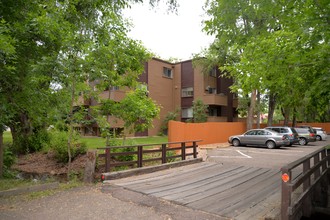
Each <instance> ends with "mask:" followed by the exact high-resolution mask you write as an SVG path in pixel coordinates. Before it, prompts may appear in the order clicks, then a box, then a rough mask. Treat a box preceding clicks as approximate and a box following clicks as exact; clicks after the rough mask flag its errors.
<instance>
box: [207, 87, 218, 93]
mask: <svg viewBox="0 0 330 220" xmlns="http://www.w3.org/2000/svg"><path fill="white" fill-rule="evenodd" d="M208 93H209V94H217V88H212V87H208Z"/></svg>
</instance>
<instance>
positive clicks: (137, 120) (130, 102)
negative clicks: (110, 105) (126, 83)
mask: <svg viewBox="0 0 330 220" xmlns="http://www.w3.org/2000/svg"><path fill="white" fill-rule="evenodd" d="M147 94H148V91H147V90H146V89H142V88H137V89H135V90H133V91H130V92H128V94H127V95H126V96H125V98H124V99H123V100H121V101H120V102H118V103H117V104H116V107H115V110H114V112H113V113H114V115H115V116H116V117H118V118H120V119H122V120H123V121H124V127H125V129H126V130H127V131H128V132H129V133H133V132H143V131H145V130H146V129H148V128H150V127H151V126H152V121H153V119H154V118H156V117H158V116H159V112H160V107H159V106H158V105H157V104H156V103H155V102H154V101H153V100H152V99H151V98H149V97H148V96H147Z"/></svg>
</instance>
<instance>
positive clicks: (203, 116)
mask: <svg viewBox="0 0 330 220" xmlns="http://www.w3.org/2000/svg"><path fill="white" fill-rule="evenodd" d="M192 108H193V122H194V123H201V122H206V121H207V116H208V115H207V108H208V105H204V103H203V101H202V100H201V99H196V100H194V101H193V107H192Z"/></svg>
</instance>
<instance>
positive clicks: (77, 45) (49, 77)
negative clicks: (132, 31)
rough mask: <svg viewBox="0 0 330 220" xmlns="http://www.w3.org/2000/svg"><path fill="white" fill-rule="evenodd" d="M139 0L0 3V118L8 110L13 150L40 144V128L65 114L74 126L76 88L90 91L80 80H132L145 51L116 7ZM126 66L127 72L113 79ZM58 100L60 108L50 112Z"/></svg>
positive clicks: (4, 121) (172, 1) (14, 0)
mask: <svg viewBox="0 0 330 220" xmlns="http://www.w3.org/2000/svg"><path fill="white" fill-rule="evenodd" d="M139 2H143V0H130V1H124V0H118V1H115V2H114V1H106V0H95V1H85V0H75V1H62V0H60V1H41V0H24V1H23V0H8V1H1V2H0V20H1V21H0V59H1V60H0V67H1V68H0V73H1V74H0V100H1V108H0V111H1V118H2V114H4V115H6V117H5V119H1V121H0V125H2V124H4V125H7V126H9V127H10V128H11V132H12V136H13V146H14V148H15V149H16V151H17V152H19V153H26V152H31V151H35V150H38V149H39V147H40V143H37V142H39V140H38V138H39V137H40V134H42V133H43V132H45V129H46V128H47V126H48V125H49V124H51V123H54V121H52V120H54V119H60V118H62V117H63V115H68V117H67V120H66V122H69V123H70V124H71V128H70V129H69V130H70V131H71V132H72V130H73V129H72V123H74V117H73V115H74V114H73V113H74V108H73V104H74V103H75V101H76V99H77V97H78V94H79V93H80V92H85V93H89V94H92V93H93V92H92V91H93V90H92V89H87V88H86V87H84V86H81V85H82V82H86V80H87V79H88V80H91V81H93V80H95V79H97V78H103V79H104V81H106V80H109V82H113V81H115V82H116V81H118V80H119V81H122V82H120V83H123V84H125V83H132V82H133V81H134V80H135V79H136V76H137V75H138V74H137V72H135V71H136V70H138V69H139V67H140V66H142V63H143V61H145V58H146V57H147V54H148V53H147V52H146V50H145V49H144V48H143V47H142V46H141V45H140V43H138V42H136V41H133V40H131V39H129V38H128V37H127V34H126V33H127V32H128V28H129V25H128V23H127V22H126V21H125V19H124V18H123V17H122V14H121V12H122V10H123V9H124V8H127V7H130V4H133V3H139ZM158 2H159V0H150V1H149V3H150V4H151V5H154V4H156V3H158ZM166 2H167V3H168V6H169V8H170V9H175V8H176V7H177V2H176V0H168V1H166ZM105 54H106V55H107V56H104V55H105ZM102 58H104V59H102ZM105 58H108V60H106V61H105ZM126 72H128V73H130V74H128V75H126V76H123V77H117V76H118V75H124V74H125V73H126ZM133 72H134V74H132V73H133ZM64 91H68V93H65V92H64ZM63 97H65V100H61V98H63ZM54 100H56V101H54ZM61 102H63V104H62V103H61ZM58 103H61V105H62V106H63V107H64V108H63V109H61V110H54V109H57V108H58V107H59V106H57V105H56V104H58ZM60 113H61V114H63V115H58V114H60ZM36 143H37V144H36ZM69 152H70V140H68V153H69ZM69 158H70V157H69ZM69 161H70V159H69Z"/></svg>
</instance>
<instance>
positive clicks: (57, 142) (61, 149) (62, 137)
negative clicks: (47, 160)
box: [50, 131, 87, 163]
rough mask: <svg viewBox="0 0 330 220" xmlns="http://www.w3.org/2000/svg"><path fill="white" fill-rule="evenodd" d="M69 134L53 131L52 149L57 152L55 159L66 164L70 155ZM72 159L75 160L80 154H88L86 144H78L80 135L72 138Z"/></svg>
mask: <svg viewBox="0 0 330 220" xmlns="http://www.w3.org/2000/svg"><path fill="white" fill-rule="evenodd" d="M68 138H69V134H68V133H67V132H65V131H53V132H52V133H51V141H50V148H51V149H52V150H53V151H54V152H55V157H56V159H57V160H58V161H59V162H63V163H66V162H68V160H69V155H68ZM70 150H71V159H72V160H74V158H75V157H77V156H78V155H79V154H85V153H86V152H87V145H86V143H81V142H78V135H77V134H75V135H74V136H73V138H72V146H71V149H70Z"/></svg>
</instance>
